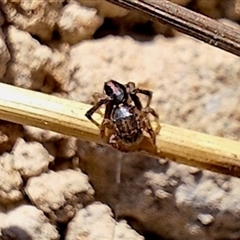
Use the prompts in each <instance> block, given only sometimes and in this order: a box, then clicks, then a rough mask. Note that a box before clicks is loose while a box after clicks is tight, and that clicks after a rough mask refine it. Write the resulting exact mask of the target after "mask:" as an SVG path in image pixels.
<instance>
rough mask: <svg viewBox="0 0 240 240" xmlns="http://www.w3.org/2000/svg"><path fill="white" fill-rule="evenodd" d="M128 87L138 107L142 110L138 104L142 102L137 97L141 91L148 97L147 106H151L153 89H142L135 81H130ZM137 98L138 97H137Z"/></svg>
mask: <svg viewBox="0 0 240 240" xmlns="http://www.w3.org/2000/svg"><path fill="white" fill-rule="evenodd" d="M126 88H127V89H128V91H129V94H130V96H131V98H132V100H133V102H134V103H135V105H136V107H137V108H138V109H139V110H141V109H140V108H139V107H138V105H139V104H141V102H140V100H139V98H138V97H137V94H138V93H141V94H144V95H146V96H147V97H148V100H147V104H146V107H149V106H150V104H151V101H152V91H149V90H145V89H141V88H136V85H135V83H134V82H129V83H127V84H126ZM135 96H136V97H137V98H136V97H135Z"/></svg>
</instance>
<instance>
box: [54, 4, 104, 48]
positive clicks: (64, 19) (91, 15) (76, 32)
mask: <svg viewBox="0 0 240 240" xmlns="http://www.w3.org/2000/svg"><path fill="white" fill-rule="evenodd" d="M102 23H103V18H102V17H100V16H98V15H97V11H96V9H93V8H87V7H83V6H81V5H80V4H78V3H77V2H70V3H69V4H67V5H66V6H65V7H64V8H63V10H62V15H61V17H60V18H59V20H58V22H57V24H58V28H59V32H60V35H61V37H62V40H63V41H64V42H68V43H69V44H76V43H78V42H80V41H82V40H84V39H89V38H91V37H92V36H93V34H94V33H95V31H96V30H97V29H98V28H99V26H101V25H102Z"/></svg>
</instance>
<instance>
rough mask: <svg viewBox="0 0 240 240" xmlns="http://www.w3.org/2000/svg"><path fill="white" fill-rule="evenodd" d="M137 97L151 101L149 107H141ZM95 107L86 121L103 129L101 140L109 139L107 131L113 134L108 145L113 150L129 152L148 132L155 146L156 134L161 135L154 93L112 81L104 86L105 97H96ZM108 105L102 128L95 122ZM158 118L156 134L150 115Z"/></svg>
mask: <svg viewBox="0 0 240 240" xmlns="http://www.w3.org/2000/svg"><path fill="white" fill-rule="evenodd" d="M138 93H141V94H144V95H146V96H147V97H148V100H147V104H146V107H144V108H143V107H142V103H141V101H140V99H139V97H138V96H137V94H138ZM93 98H94V100H95V104H94V106H93V107H92V108H91V109H89V110H88V111H87V113H86V114H85V115H86V117H87V118H88V119H89V120H90V121H92V122H93V123H94V124H95V125H96V126H98V127H99V128H100V135H101V137H102V138H104V137H106V130H110V132H111V134H110V135H109V137H108V143H109V144H110V145H112V146H113V147H115V148H117V149H120V150H124V149H129V147H131V146H132V145H135V146H136V145H138V144H139V143H140V142H141V141H142V139H143V137H144V135H143V132H144V131H146V132H147V133H148V134H149V136H150V139H151V143H152V144H153V145H154V146H155V143H156V134H157V133H158V132H159V131H160V129H161V127H160V124H159V117H158V115H157V113H156V112H155V111H154V109H152V108H151V107H150V103H151V99H152V92H151V91H149V90H143V89H140V88H136V87H135V84H134V83H133V82H129V83H127V84H126V85H123V84H120V83H119V82H117V81H114V80H109V81H107V82H105V84H104V94H100V93H95V94H94V95H93ZM104 104H105V105H106V109H105V113H104V118H103V121H102V123H101V124H99V123H98V122H97V121H95V120H94V119H93V118H92V115H93V113H94V112H96V111H97V110H98V109H99V108H100V107H101V106H102V105H104ZM149 113H150V114H152V115H153V116H154V117H155V121H156V123H157V127H156V130H155V131H154V130H153V129H152V126H151V123H150V120H149V118H148V114H149Z"/></svg>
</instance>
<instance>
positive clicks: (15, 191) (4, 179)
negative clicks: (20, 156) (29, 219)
mask: <svg viewBox="0 0 240 240" xmlns="http://www.w3.org/2000/svg"><path fill="white" fill-rule="evenodd" d="M22 190H23V181H22V178H21V175H20V173H19V172H18V171H17V170H15V169H14V167H13V156H12V155H11V154H8V153H5V154H3V155H2V156H1V157H0V202H1V203H4V204H6V205H10V204H12V203H14V202H17V201H20V200H22V199H23V192H22Z"/></svg>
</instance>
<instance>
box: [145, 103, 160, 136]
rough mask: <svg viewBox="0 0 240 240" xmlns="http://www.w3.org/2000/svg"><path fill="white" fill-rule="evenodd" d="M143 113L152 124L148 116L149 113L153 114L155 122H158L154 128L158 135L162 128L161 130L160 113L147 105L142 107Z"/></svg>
mask: <svg viewBox="0 0 240 240" xmlns="http://www.w3.org/2000/svg"><path fill="white" fill-rule="evenodd" d="M142 113H143V115H144V118H147V119H148V122H149V124H150V120H149V118H148V114H152V115H153V117H154V122H155V123H156V127H155V129H154V132H155V134H156V135H157V134H158V133H159V132H160V130H161V125H160V121H159V116H158V114H157V113H156V112H155V110H154V109H153V108H151V107H145V108H143V109H142Z"/></svg>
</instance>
